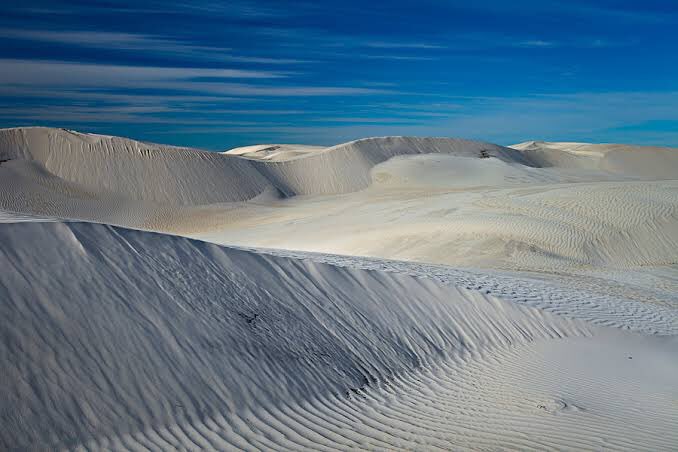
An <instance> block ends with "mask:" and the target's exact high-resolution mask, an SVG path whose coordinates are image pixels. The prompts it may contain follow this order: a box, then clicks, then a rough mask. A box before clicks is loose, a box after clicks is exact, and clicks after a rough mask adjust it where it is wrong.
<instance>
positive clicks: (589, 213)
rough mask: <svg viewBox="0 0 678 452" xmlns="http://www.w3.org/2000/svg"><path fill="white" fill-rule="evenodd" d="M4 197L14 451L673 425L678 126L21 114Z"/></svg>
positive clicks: (469, 436) (4, 389)
mask: <svg viewBox="0 0 678 452" xmlns="http://www.w3.org/2000/svg"><path fill="white" fill-rule="evenodd" d="M79 221H86V222H90V223H103V224H86V223H77V222H79ZM0 223H12V224H0V262H1V263H2V269H3V271H2V272H0V293H1V294H2V303H0V310H1V311H0V314H2V316H1V318H2V323H0V335H2V337H3V340H2V341H0V347H1V348H0V365H1V366H2V368H3V369H4V370H3V376H5V381H6V384H4V385H0V420H1V421H2V425H3V429H1V431H0V449H3V450H5V449H7V450H24V449H40V448H43V449H50V450H52V449H71V450H168V449H180V450H198V449H206V450H233V449H243V450H302V449H311V450H356V449H362V450H436V449H438V450H449V449H462V450H466V449H472V450H497V449H501V450H505V449H510V450H545V449H546V450H562V449H572V450H601V449H602V450H674V449H676V448H678V435H677V434H676V431H678V430H676V428H675V426H676V425H678V392H677V390H676V388H677V386H676V385H675V381H676V379H678V339H677V338H678V296H676V294H678V150H676V149H669V148H648V147H632V146H623V145H590V144H583V143H544V142H527V143H522V144H520V145H515V146H513V147H511V148H507V147H502V146H497V145H492V144H489V143H483V142H478V141H468V140H460V139H449V138H412V137H382V138H370V139H364V140H358V141H354V142H350V143H345V144H340V145H337V146H332V147H318V146H303V145H277V144H268V145H257V146H248V147H245V148H237V149H233V150H230V151H227V152H225V153H209V152H205V151H200V150H195V149H187V148H177V147H171V146H163V145H157V144H148V143H141V142H137V141H134V140H129V139H123V138H117V137H107V136H100V135H89V134H80V133H77V132H72V131H65V130H61V129H47V128H22V129H4V130H0ZM109 225H114V226H122V227H125V228H132V229H137V230H143V231H133V230H130V229H123V228H118V227H113V226H109ZM149 231H151V232H149ZM154 232H155V233H154ZM158 232H159V233H161V234H158ZM195 238H198V239H200V240H202V241H196V240H192V239H195ZM208 242H211V243H208ZM219 245H229V246H230V247H229V248H224V247H221V246H219ZM234 247H237V249H236V248H234Z"/></svg>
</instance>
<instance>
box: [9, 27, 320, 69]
mask: <svg viewBox="0 0 678 452" xmlns="http://www.w3.org/2000/svg"><path fill="white" fill-rule="evenodd" d="M0 38H5V39H13V40H23V41H36V42H43V43H45V44H47V45H54V44H58V45H66V46H75V47H84V48H95V49H107V50H112V51H116V52H119V51H128V52H134V53H144V54H151V55H153V56H156V57H157V56H158V55H165V56H168V57H172V58H173V59H177V58H182V59H184V60H189V61H191V60H200V61H220V62H234V63H254V64H271V65H290V64H300V63H310V62H311V61H309V60H305V59H298V58H275V57H268V56H266V57H264V56H252V55H238V54H234V51H233V49H232V48H230V47H223V46H218V45H209V46H206V45H197V44H194V43H191V42H186V41H181V40H177V39H169V38H165V37H160V36H154V35H148V34H138V33H121V32H106V31H77V30H75V31H74V30H61V31H54V30H39V29H16V28H4V29H2V28H0Z"/></svg>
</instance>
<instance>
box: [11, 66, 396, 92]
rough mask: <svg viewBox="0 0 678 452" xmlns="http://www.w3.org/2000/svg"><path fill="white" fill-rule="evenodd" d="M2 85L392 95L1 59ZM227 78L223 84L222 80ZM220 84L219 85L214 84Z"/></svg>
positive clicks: (262, 74) (233, 73)
mask: <svg viewBox="0 0 678 452" xmlns="http://www.w3.org/2000/svg"><path fill="white" fill-rule="evenodd" d="M0 65H1V66H2V68H3V71H2V72H0V84H2V85H6V86H8V87H43V88H44V87H71V88H79V89H82V88H135V89H154V90H158V89H164V90H176V91H189V92H195V93H206V94H220V95H224V96H340V95H361V94H378V93H387V92H390V91H387V90H384V89H377V88H365V87H351V86H283V85H275V86H266V85H253V84H245V83H231V82H226V81H225V80H226V79H234V78H235V79H238V78H239V79H272V78H280V77H285V75H284V74H280V73H273V72H266V71H251V70H237V69H206V68H177V67H140V66H122V65H120V66H116V65H97V64H82V63H70V62H63V61H32V60H12V59H5V60H0ZM219 79H222V80H219ZM214 80H219V81H214Z"/></svg>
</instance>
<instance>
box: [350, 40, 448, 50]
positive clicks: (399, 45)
mask: <svg viewBox="0 0 678 452" xmlns="http://www.w3.org/2000/svg"><path fill="white" fill-rule="evenodd" d="M363 45H364V46H365V47H372V48H376V49H445V48H446V46H444V45H439V44H429V43H424V42H388V41H367V42H364V43H363Z"/></svg>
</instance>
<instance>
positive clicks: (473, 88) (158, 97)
mask: <svg viewBox="0 0 678 452" xmlns="http://www.w3.org/2000/svg"><path fill="white" fill-rule="evenodd" d="M0 40H2V46H0V127H13V126H22V125H47V126H56V127H66V128H71V129H76V130H81V131H89V132H95V133H104V134H113V135H122V136H130V137H134V138H137V139H142V140H149V141H156V142H164V143H172V144H180V145H192V146H198V147H203V148H207V149H226V148H230V147H234V146H239V145H246V144H253V143H267V142H298V143H309V144H335V143H339V142H342V141H347V140H351V139H356V138H361V137H366V136H381V135H430V136H459V137H466V138H479V139H485V140H488V141H493V142H497V143H501V144H511V143H514V142H519V141H525V140H528V139H543V140H554V141H555V140H568V141H593V142H628V143H638V144H657V145H671V146H678V51H677V50H676V46H677V44H678V5H677V4H676V2H675V0H671V1H657V0H644V1H643V2H639V1H636V0H634V1H612V0H606V1H604V0H598V1H580V0H572V1H565V0H563V1H548V0H542V1H533V0H529V1H521V0H514V1H510V2H508V1H503V0H502V1H499V0H493V1H490V0H475V1H473V2H467V1H454V0H449V1H442V0H417V1H403V0H393V1H390V2H369V1H364V0H363V1H355V0H342V1H303V0H302V1H289V2H288V1H283V0H275V1H253V0H234V1H222V2H219V1H214V0H206V1H202V0H196V1H189V0H184V1H172V0H166V1H149V2H131V1H130V2H126V1H122V2H119V1H106V2H94V1H55V0H51V1H44V2H41V1H33V0H26V1H10V2H9V3H7V2H4V3H3V14H2V15H0Z"/></svg>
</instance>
